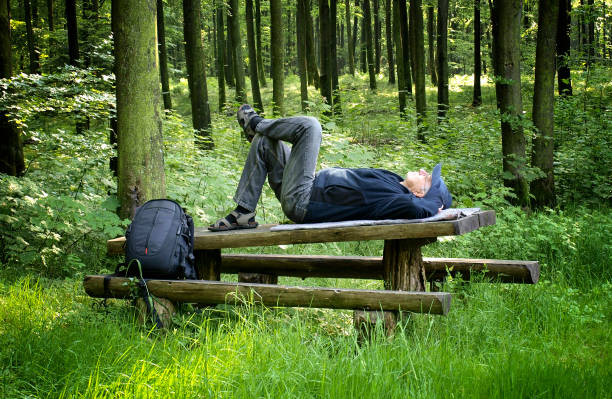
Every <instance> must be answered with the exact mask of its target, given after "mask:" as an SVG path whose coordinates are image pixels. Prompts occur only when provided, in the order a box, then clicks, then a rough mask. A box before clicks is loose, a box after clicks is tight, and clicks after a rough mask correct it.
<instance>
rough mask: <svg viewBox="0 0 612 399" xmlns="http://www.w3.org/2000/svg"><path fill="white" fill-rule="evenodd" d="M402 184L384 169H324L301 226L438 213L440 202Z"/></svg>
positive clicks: (318, 175) (318, 177)
mask: <svg viewBox="0 0 612 399" xmlns="http://www.w3.org/2000/svg"><path fill="white" fill-rule="evenodd" d="M402 180H403V178H402V177H401V176H399V175H397V174H395V173H393V172H389V171H388V170H384V169H370V168H362V169H345V168H331V169H323V170H321V171H320V172H318V173H317V174H316V176H315V180H314V184H313V188H312V193H311V196H310V202H309V204H308V209H307V213H306V217H305V219H304V223H318V222H339V221H343V220H360V219H364V220H380V219H420V218H425V217H429V216H433V215H435V214H436V213H437V212H438V208H440V207H441V206H442V202H441V201H432V200H427V199H425V198H419V197H416V196H414V194H412V192H410V190H408V189H407V188H406V187H404V186H402V185H401V184H400V182H401V181H402ZM438 202H440V203H439V204H438Z"/></svg>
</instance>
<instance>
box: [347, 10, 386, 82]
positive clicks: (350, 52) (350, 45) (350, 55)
mask: <svg viewBox="0 0 612 399" xmlns="http://www.w3.org/2000/svg"><path fill="white" fill-rule="evenodd" d="M387 1H389V0H387ZM344 10H345V11H344V14H345V15H344V16H345V23H346V36H347V39H348V40H347V46H348V51H347V52H346V55H347V58H348V67H349V73H350V74H351V75H352V76H355V57H354V51H353V48H354V44H353V35H351V0H344Z"/></svg>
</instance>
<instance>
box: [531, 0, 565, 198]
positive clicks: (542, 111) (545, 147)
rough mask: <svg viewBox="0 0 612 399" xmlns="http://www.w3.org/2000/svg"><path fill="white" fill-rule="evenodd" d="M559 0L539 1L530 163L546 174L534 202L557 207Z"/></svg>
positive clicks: (535, 184)
mask: <svg viewBox="0 0 612 399" xmlns="http://www.w3.org/2000/svg"><path fill="white" fill-rule="evenodd" d="M558 13H559V0H539V4H538V38H537V44H536V66H535V82H534V87H533V113H532V115H533V123H534V125H535V127H536V136H535V138H534V139H533V146H532V153H531V166H533V167H538V168H540V170H541V171H542V172H543V173H544V176H543V177H541V178H537V179H535V180H533V181H532V182H531V187H530V188H531V193H532V194H533V197H534V199H533V205H534V206H535V207H536V208H542V207H545V206H548V207H554V206H555V204H556V200H555V182H554V173H553V172H554V169H553V149H554V140H553V137H554V102H555V39H556V30H557V26H556V25H557V20H558Z"/></svg>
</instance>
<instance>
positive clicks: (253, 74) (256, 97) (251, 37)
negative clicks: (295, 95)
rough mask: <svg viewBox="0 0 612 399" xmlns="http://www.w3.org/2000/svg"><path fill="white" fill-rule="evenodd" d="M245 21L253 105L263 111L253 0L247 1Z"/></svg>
mask: <svg viewBox="0 0 612 399" xmlns="http://www.w3.org/2000/svg"><path fill="white" fill-rule="evenodd" d="M244 15H245V21H246V28H247V45H248V49H249V75H250V78H251V94H253V106H254V107H255V109H256V110H257V112H261V113H263V111H264V108H263V102H262V101H261V93H260V92H259V74H258V72H257V49H256V48H255V31H254V29H253V0H246V1H245V13H244Z"/></svg>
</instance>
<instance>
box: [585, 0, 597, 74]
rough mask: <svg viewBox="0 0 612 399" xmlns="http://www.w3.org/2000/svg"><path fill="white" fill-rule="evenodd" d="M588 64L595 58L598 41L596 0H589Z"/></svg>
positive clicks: (587, 14) (587, 16)
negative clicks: (596, 37) (596, 33)
mask: <svg viewBox="0 0 612 399" xmlns="http://www.w3.org/2000/svg"><path fill="white" fill-rule="evenodd" d="M585 16H586V18H587V24H586V28H587V32H586V33H587V64H590V63H591V62H593V58H595V47H596V46H597V43H596V42H595V18H596V17H595V3H594V0H587V13H586V15H585Z"/></svg>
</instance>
